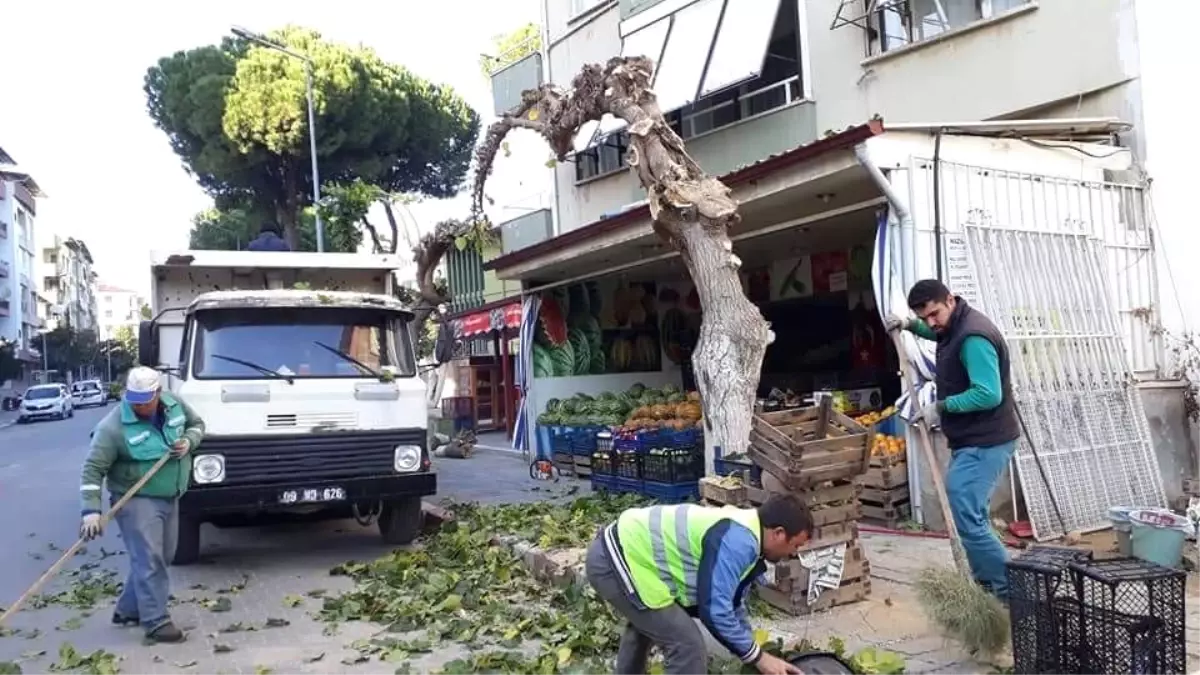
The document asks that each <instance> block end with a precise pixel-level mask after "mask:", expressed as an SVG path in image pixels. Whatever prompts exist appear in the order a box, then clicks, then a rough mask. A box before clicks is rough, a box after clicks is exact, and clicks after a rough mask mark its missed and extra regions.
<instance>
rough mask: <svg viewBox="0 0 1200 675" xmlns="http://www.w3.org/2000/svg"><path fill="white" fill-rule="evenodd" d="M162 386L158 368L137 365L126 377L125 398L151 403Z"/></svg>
mask: <svg viewBox="0 0 1200 675" xmlns="http://www.w3.org/2000/svg"><path fill="white" fill-rule="evenodd" d="M161 388H162V384H161V383H160V381H159V378H158V371H157V370H155V369H153V368H147V367H146V366H136V367H134V368H131V369H130V370H129V375H128V376H127V377H126V378H125V400H126V401H129V402H130V403H134V404H141V403H149V402H150V401H153V400H154V395H155V394H157V393H158V390H159V389H161Z"/></svg>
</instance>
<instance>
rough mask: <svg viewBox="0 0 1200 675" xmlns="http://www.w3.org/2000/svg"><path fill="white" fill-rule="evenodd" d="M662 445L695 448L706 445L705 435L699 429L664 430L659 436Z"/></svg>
mask: <svg viewBox="0 0 1200 675" xmlns="http://www.w3.org/2000/svg"><path fill="white" fill-rule="evenodd" d="M659 442H660V444H661V445H662V446H664V447H668V448H695V447H703V446H704V436H703V434H701V432H700V430H699V429H696V428H692V429H683V430H682V431H676V430H674V429H666V430H663V431H662V432H661V434H660V436H659Z"/></svg>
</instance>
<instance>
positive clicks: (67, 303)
mask: <svg viewBox="0 0 1200 675" xmlns="http://www.w3.org/2000/svg"><path fill="white" fill-rule="evenodd" d="M47 239H48V241H45V242H44V243H43V246H42V247H41V252H42V278H41V282H42V283H41V292H42V296H43V297H45V298H46V299H47V300H48V301H49V305H50V307H49V316H47V317H46V320H47V327H49V328H55V327H58V326H67V327H69V328H70V329H71V330H73V331H77V332H80V331H95V330H96V329H97V328H98V323H97V316H96V272H95V270H94V269H93V265H94V260H93V259H92V253H91V251H89V250H88V247H87V244H85V243H84V242H83V241H82V240H80V239H75V238H73V237H68V238H66V239H63V238H62V237H59V236H58V235H52V236H50V237H48V238H47Z"/></svg>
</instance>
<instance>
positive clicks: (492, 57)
mask: <svg viewBox="0 0 1200 675" xmlns="http://www.w3.org/2000/svg"><path fill="white" fill-rule="evenodd" d="M541 49H542V29H541V28H540V27H539V26H538V25H537V24H534V23H527V24H525V25H524V26H521V27H520V28H518V29H516V30H514V31H512V32H510V33H503V34H501V35H496V36H495V37H493V38H492V54H480V55H479V69H480V70H481V71H483V76H484V77H486V78H490V77H491V76H492V73H494V72H496V71H497V70H500V69H501V68H504V67H505V66H509V65H512V64H514V63H516V62H517V61H520V60H521V59H523V58H525V57H526V56H529V55H530V54H536V53H537V52H539V51H541Z"/></svg>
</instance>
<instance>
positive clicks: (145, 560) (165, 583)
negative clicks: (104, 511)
mask: <svg viewBox="0 0 1200 675" xmlns="http://www.w3.org/2000/svg"><path fill="white" fill-rule="evenodd" d="M113 501H114V502H115V501H116V497H115V496H114V500H113ZM177 506H178V502H176V500H174V499H160V498H157V497H134V498H133V499H130V500H129V502H128V503H126V504H125V506H124V507H123V508H122V509H121V510H120V511H118V512H117V515H116V521H117V527H119V528H120V530H121V539H123V540H124V541H125V553H126V556H127V557H128V558H129V577H128V578H127V579H126V580H125V588H124V590H122V592H121V597H120V598H118V599H117V609H116V613H117V614H118V615H120V616H121V617H123V618H133V617H137V618H138V620H139V621H140V622H141V624H142V627H143V628H145V629H146V632H147V633H151V632H153V631H155V630H157V629H158V628H160V627H161V626H162V625H163V624H165V623H167V622H168V621H170V620H171V618H170V616H169V615H168V613H167V602H168V601H169V600H170V597H171V582H170V579H169V578H168V576H167V560H168V557H169V555H170V554H171V552H172V551H173V550H174V548H175V527H176V520H175V518H176V510H177Z"/></svg>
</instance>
